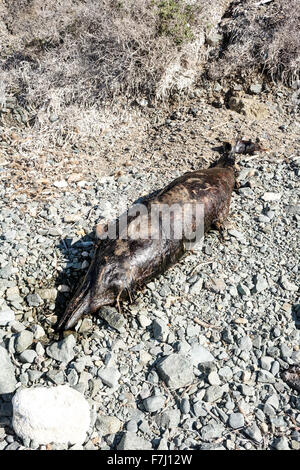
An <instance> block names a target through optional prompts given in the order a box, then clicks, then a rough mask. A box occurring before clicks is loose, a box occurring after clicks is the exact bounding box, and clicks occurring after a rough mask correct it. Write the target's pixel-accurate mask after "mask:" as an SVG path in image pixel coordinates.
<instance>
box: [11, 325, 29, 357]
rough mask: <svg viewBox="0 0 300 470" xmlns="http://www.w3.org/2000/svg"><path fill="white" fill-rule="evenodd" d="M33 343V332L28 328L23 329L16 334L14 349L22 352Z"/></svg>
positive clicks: (18, 352)
mask: <svg viewBox="0 0 300 470" xmlns="http://www.w3.org/2000/svg"><path fill="white" fill-rule="evenodd" d="M32 343H33V333H32V332H31V331H29V330H23V331H21V333H19V334H18V335H17V336H16V340H15V351H16V353H17V354H20V353H22V352H23V351H25V349H27V348H29V346H31V345H32Z"/></svg>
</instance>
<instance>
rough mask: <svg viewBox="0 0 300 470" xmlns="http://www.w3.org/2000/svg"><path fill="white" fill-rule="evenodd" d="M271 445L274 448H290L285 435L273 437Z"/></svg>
mask: <svg viewBox="0 0 300 470" xmlns="http://www.w3.org/2000/svg"><path fill="white" fill-rule="evenodd" d="M272 445H273V447H274V448H275V449H276V450H290V446H289V441H288V439H287V438H286V437H285V436H282V437H278V438H277V439H275V441H274V442H273V444H272Z"/></svg>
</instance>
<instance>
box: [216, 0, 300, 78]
mask: <svg viewBox="0 0 300 470" xmlns="http://www.w3.org/2000/svg"><path fill="white" fill-rule="evenodd" d="M226 16H227V18H225V19H224V20H223V32H224V34H225V41H224V42H225V44H224V47H223V51H222V53H221V55H220V58H219V59H218V60H216V61H215V62H214V63H213V64H212V66H211V67H210V76H211V77H212V78H218V79H220V78H222V79H225V80H226V79H228V78H231V79H238V80H242V81H245V80H246V81H249V80H251V79H253V76H255V75H257V74H258V73H259V74H261V75H262V74H264V75H266V76H268V77H269V78H270V79H271V80H273V81H274V82H277V81H282V82H283V83H284V84H286V85H291V84H292V83H293V82H294V81H295V80H297V79H299V77H300V34H299V32H300V2H299V0H271V1H270V2H268V3H263V2H260V1H259V0H243V1H240V2H233V4H232V7H231V9H230V15H226Z"/></svg>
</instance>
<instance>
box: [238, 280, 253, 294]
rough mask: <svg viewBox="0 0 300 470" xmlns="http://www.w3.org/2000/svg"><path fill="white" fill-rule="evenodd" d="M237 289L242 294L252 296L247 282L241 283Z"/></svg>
mask: <svg viewBox="0 0 300 470" xmlns="http://www.w3.org/2000/svg"><path fill="white" fill-rule="evenodd" d="M237 290H238V292H239V293H240V294H241V295H246V296H250V289H249V288H248V287H247V286H246V285H245V284H242V283H240V284H239V285H238V286H237Z"/></svg>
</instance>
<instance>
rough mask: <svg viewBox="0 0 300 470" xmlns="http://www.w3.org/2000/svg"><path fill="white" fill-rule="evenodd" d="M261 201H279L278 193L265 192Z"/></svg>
mask: <svg viewBox="0 0 300 470" xmlns="http://www.w3.org/2000/svg"><path fill="white" fill-rule="evenodd" d="M262 199H263V200H264V201H266V202H273V201H279V200H280V199H281V194H280V193H272V192H266V193H264V194H263V196H262Z"/></svg>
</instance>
